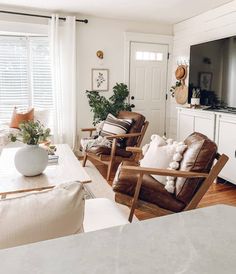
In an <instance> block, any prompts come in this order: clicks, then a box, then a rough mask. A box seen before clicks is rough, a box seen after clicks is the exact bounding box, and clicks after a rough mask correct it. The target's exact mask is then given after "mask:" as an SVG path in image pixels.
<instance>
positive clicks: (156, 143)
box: [140, 135, 175, 185]
mask: <svg viewBox="0 0 236 274" xmlns="http://www.w3.org/2000/svg"><path fill="white" fill-rule="evenodd" d="M145 150H146V153H145ZM143 154H144V157H143V159H142V160H141V161H140V166H141V167H150V168H163V169H166V168H168V167H169V164H170V162H171V160H172V158H173V155H174V154H175V147H174V146H173V145H170V146H169V145H167V143H166V141H165V140H164V139H163V138H162V137H160V136H159V135H152V137H151V142H150V144H148V145H146V146H144V147H143ZM152 177H153V178H155V179H156V180H157V181H159V182H160V183H162V184H163V185H165V184H166V177H165V176H159V175H152Z"/></svg>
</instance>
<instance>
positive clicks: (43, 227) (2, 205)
mask: <svg viewBox="0 0 236 274" xmlns="http://www.w3.org/2000/svg"><path fill="white" fill-rule="evenodd" d="M84 203H85V201H84V189H83V186H82V185H81V184H80V183H78V182H72V183H66V184H62V185H60V186H57V187H55V188H53V189H51V190H47V191H41V192H34V193H31V194H27V195H25V196H21V197H18V198H10V199H4V200H0V216H1V219H0V248H8V247H13V246H17V245H23V244H29V243H33V242H38V241H43V240H48V239H53V238H57V237H62V236H67V235H71V234H75V233H79V232H82V231H83V219H84Z"/></svg>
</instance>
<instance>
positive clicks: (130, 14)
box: [0, 0, 231, 24]
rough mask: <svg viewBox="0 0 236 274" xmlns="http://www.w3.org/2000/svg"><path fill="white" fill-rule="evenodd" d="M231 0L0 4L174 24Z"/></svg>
mask: <svg viewBox="0 0 236 274" xmlns="http://www.w3.org/2000/svg"><path fill="white" fill-rule="evenodd" d="M228 2H231V1H230V0H0V5H1V4H2V5H7V6H9V7H25V8H30V9H32V8H34V9H44V10H48V11H61V12H73V13H82V14H87V15H92V16H97V17H105V18H114V19H124V20H135V21H156V22H163V23H168V24H174V23H177V22H180V21H184V20H186V19H188V18H190V17H193V16H195V15H198V14H200V13H203V12H205V11H208V10H210V9H213V8H216V7H218V6H220V5H223V4H225V3H228Z"/></svg>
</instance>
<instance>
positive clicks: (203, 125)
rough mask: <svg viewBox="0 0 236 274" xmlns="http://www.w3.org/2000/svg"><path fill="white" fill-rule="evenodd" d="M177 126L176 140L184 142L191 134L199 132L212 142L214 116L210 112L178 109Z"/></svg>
mask: <svg viewBox="0 0 236 274" xmlns="http://www.w3.org/2000/svg"><path fill="white" fill-rule="evenodd" d="M177 125H178V128H177V138H178V140H181V141H182V140H184V139H185V138H186V137H187V136H188V135H190V134H191V133H193V132H200V133H202V134H205V135H206V136H207V137H208V138H210V139H212V140H214V134H215V115H214V113H212V112H207V111H204V110H192V109H186V108H178V123H177Z"/></svg>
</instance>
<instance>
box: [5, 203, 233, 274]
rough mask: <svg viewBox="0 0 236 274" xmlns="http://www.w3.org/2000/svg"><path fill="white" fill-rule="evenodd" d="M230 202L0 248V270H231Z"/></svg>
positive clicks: (104, 272) (84, 273)
mask: <svg viewBox="0 0 236 274" xmlns="http://www.w3.org/2000/svg"><path fill="white" fill-rule="evenodd" d="M235 231H236V207H231V206H225V205H217V206H212V207H208V208H201V209H197V210H192V211H189V212H183V213H179V214H173V215H169V216H165V217H161V218H154V219H150V220H147V221H142V222H139V223H134V224H128V225H125V226H120V227H114V228H110V229H105V230H100V231H96V232H90V233H84V234H80V235H76V236H69V237H63V238H59V239H55V240H50V241H45V242H39V243H36V244H30V245H26V246H21V247H15V248H11V249H5V250H1V251H0V262H1V270H0V272H1V273H8V274H12V273H17V274H19V273H24V274H32V273H34V274H39V273H40V274H49V273H50V274H54V273H55V274H62V273H63V274H67V273H68V274H74V273H76V274H78V273H81V274H87V273H89V274H91V273H99V274H100V273H101V274H111V273H114V274H121V273H122V274H123V273H125V274H126V273H127V274H128V273H135V274H139V273H140V274H141V273H147V274H152V273H155V274H156V273H161V274H165V273H171V274H173V273H181V274H182V273H187V274H191V273H201V274H211V273H212V274H213V273H214V274H218V273H219V274H222V273H235V271H236V232H235Z"/></svg>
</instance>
